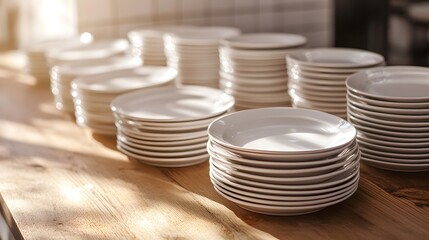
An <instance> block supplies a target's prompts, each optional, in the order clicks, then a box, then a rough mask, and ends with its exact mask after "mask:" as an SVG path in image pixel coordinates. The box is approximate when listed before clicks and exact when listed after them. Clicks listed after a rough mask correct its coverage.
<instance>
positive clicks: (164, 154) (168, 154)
mask: <svg viewBox="0 0 429 240" xmlns="http://www.w3.org/2000/svg"><path fill="white" fill-rule="evenodd" d="M117 144H118V145H120V146H121V147H124V148H127V149H129V150H130V151H133V152H134V153H136V154H139V155H142V156H149V157H158V158H174V157H190V156H195V155H202V154H205V153H207V151H206V149H205V147H204V146H203V147H202V148H199V149H192V150H185V151H178V150H176V151H157V150H149V149H142V148H141V147H140V145H139V144H133V143H130V142H127V141H122V140H121V139H120V138H118V140H117Z"/></svg>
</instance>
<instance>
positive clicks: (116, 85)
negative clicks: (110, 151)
mask: <svg viewBox="0 0 429 240" xmlns="http://www.w3.org/2000/svg"><path fill="white" fill-rule="evenodd" d="M176 75H177V73H176V70H174V69H171V68H167V67H158V66H144V67H138V68H132V69H125V70H117V71H111V72H107V73H101V74H95V75H89V76H83V77H79V78H77V79H75V80H73V82H72V89H73V90H72V96H73V102H74V106H75V115H76V122H77V123H78V124H79V125H80V126H82V127H88V128H90V129H91V130H92V131H93V132H95V133H100V134H109V135H116V127H115V118H114V117H113V114H112V111H111V110H110V102H111V101H112V100H113V99H114V98H116V97H117V96H119V95H121V94H124V93H127V92H130V91H133V90H138V89H143V88H144V89H147V88H154V87H160V86H165V85H167V84H171V83H173V80H174V78H175V77H176Z"/></svg>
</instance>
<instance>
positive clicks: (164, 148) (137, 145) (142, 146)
mask: <svg viewBox="0 0 429 240" xmlns="http://www.w3.org/2000/svg"><path fill="white" fill-rule="evenodd" d="M117 139H118V140H119V141H121V142H123V143H125V144H126V145H128V146H130V147H133V148H135V149H142V150H146V151H152V152H185V151H192V150H200V149H203V148H206V142H203V141H202V142H199V143H194V144H191V145H182V146H177V145H173V146H153V144H152V145H147V144H144V143H142V142H141V141H134V139H132V138H127V137H125V136H124V135H118V136H117Z"/></svg>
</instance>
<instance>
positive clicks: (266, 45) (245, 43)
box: [221, 33, 307, 49]
mask: <svg viewBox="0 0 429 240" xmlns="http://www.w3.org/2000/svg"><path fill="white" fill-rule="evenodd" d="M306 43H307V39H306V38H305V37H304V36H301V35H296V34H287V33H250V34H243V35H241V36H238V37H233V38H228V39H225V40H222V41H221V44H222V45H225V46H228V47H232V48H243V49H273V48H292V47H298V46H302V45H304V44H306Z"/></svg>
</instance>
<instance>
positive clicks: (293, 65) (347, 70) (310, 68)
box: [286, 57, 385, 74]
mask: <svg viewBox="0 0 429 240" xmlns="http://www.w3.org/2000/svg"><path fill="white" fill-rule="evenodd" d="M286 62H287V65H288V66H289V67H290V68H296V69H297V70H305V71H309V72H320V73H347V74H353V73H355V72H357V71H362V70H367V69H368V68H366V67H356V68H332V67H315V66H307V65H300V64H299V63H297V62H296V61H294V60H292V59H291V58H288V57H286ZM384 64H385V63H384V62H383V63H380V64H379V65H375V66H371V67H376V66H382V65H384Z"/></svg>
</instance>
